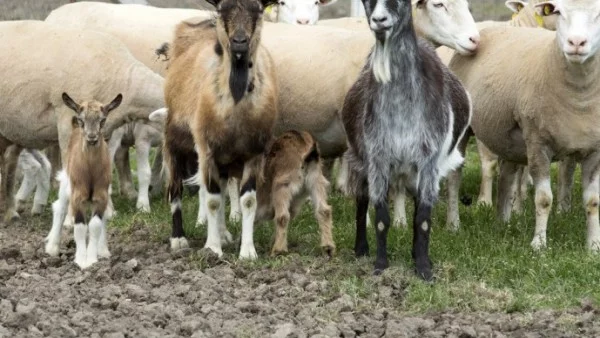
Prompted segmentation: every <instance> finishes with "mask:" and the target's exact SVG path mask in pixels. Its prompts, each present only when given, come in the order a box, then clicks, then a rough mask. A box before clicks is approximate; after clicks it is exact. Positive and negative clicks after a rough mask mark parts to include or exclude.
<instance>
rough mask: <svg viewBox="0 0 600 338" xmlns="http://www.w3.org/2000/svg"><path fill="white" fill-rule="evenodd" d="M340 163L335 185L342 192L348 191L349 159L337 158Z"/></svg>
mask: <svg viewBox="0 0 600 338" xmlns="http://www.w3.org/2000/svg"><path fill="white" fill-rule="evenodd" d="M337 161H338V162H339V163H340V165H339V170H338V173H337V177H336V181H335V185H336V187H337V189H338V190H339V191H341V192H344V193H345V192H346V191H345V190H346V182H347V181H348V161H346V159H344V157H340V158H338V159H337Z"/></svg>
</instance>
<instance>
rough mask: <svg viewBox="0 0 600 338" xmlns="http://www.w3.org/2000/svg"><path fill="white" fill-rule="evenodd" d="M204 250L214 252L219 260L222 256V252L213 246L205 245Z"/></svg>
mask: <svg viewBox="0 0 600 338" xmlns="http://www.w3.org/2000/svg"><path fill="white" fill-rule="evenodd" d="M204 249H209V250H210V251H212V252H214V253H215V254H216V255H217V256H219V258H221V257H222V256H223V250H222V249H221V248H219V247H216V246H214V245H208V244H207V245H205V246H204Z"/></svg>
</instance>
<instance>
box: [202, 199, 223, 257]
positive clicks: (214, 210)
mask: <svg viewBox="0 0 600 338" xmlns="http://www.w3.org/2000/svg"><path fill="white" fill-rule="evenodd" d="M204 203H206V210H207V211H208V213H207V218H208V231H207V233H208V236H207V238H206V244H205V245H204V247H205V248H208V249H211V250H212V251H213V252H214V253H216V254H217V255H219V257H221V256H222V255H223V250H222V249H221V235H220V225H219V221H220V217H221V215H220V214H221V213H223V216H222V217H223V219H224V218H225V214H224V213H225V208H224V206H223V197H222V196H221V194H210V193H207V194H206V200H204Z"/></svg>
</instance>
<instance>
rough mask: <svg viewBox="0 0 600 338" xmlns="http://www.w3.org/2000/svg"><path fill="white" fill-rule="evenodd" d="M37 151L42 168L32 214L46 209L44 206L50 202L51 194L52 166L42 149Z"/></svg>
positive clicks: (37, 181)
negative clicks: (49, 196)
mask: <svg viewBox="0 0 600 338" xmlns="http://www.w3.org/2000/svg"><path fill="white" fill-rule="evenodd" d="M34 152H37V154H38V156H37V158H38V161H39V163H40V164H41V168H40V170H39V171H38V173H37V175H36V176H35V177H36V186H37V188H36V190H35V195H34V196H33V207H32V208H31V214H32V215H40V214H41V213H42V211H44V207H45V206H46V204H47V203H48V195H50V181H51V177H52V176H51V175H52V166H51V164H50V161H49V160H48V158H47V157H46V156H45V155H44V154H43V153H42V152H40V151H38V150H34Z"/></svg>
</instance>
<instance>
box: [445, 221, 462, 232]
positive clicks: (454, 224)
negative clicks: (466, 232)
mask: <svg viewBox="0 0 600 338" xmlns="http://www.w3.org/2000/svg"><path fill="white" fill-rule="evenodd" d="M446 226H447V227H448V229H450V231H452V232H457V231H458V230H460V223H458V222H449V223H448V224H447V225H446Z"/></svg>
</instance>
